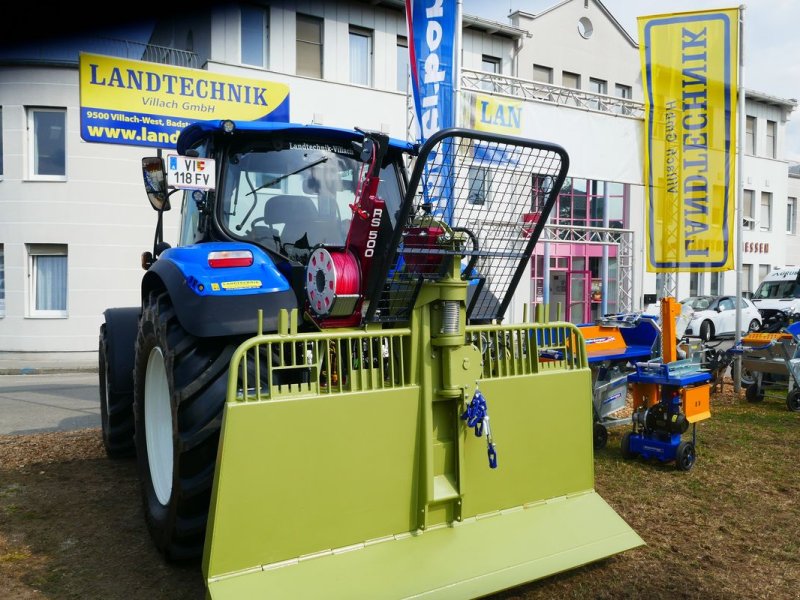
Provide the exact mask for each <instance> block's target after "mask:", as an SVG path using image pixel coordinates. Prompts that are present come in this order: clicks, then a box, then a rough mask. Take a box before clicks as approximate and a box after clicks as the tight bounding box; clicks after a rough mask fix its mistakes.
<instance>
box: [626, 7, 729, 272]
mask: <svg viewBox="0 0 800 600" xmlns="http://www.w3.org/2000/svg"><path fill="white" fill-rule="evenodd" d="M638 22H639V41H640V44H639V47H640V55H641V60H642V80H643V83H644V92H645V94H644V96H645V136H644V140H645V143H644V169H645V172H644V181H645V206H646V208H645V215H646V218H647V228H646V231H647V239H646V246H647V270H648V271H649V272H700V271H726V270H730V269H733V255H734V252H733V249H734V246H733V241H734V235H733V233H734V231H733V223H734V214H735V213H734V202H735V197H736V146H737V139H736V123H737V112H738V111H737V108H738V107H737V88H738V82H739V77H738V64H739V9H738V8H731V9H720V10H713V11H697V12H686V13H677V14H664V15H654V16H646V17H639V19H638Z"/></svg>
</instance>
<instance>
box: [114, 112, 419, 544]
mask: <svg viewBox="0 0 800 600" xmlns="http://www.w3.org/2000/svg"><path fill="white" fill-rule="evenodd" d="M414 153H415V148H414V146H413V145H411V144H409V143H407V142H404V141H397V140H394V139H390V138H388V137H387V136H385V135H383V134H380V133H366V132H362V131H357V130H342V129H334V128H328V127H320V126H312V125H295V124H286V123H264V122H233V121H222V122H220V121H213V122H210V121H209V122H198V123H195V124H193V125H190V126H189V127H187V128H186V129H185V130H183V132H182V133H181V135H180V137H179V139H178V144H177V155H170V156H167V157H166V160H164V159H163V158H161V157H150V158H144V159H143V161H142V163H143V169H142V170H143V176H144V183H145V189H146V191H147V194H148V198H149V200H150V203H151V204H152V206H153V208H154V209H155V210H156V211H157V212H158V225H157V227H156V234H155V241H154V245H153V250H152V252H145V253H144V254H143V255H142V266H143V268H144V269H145V270H146V273H145V275H144V277H143V279H142V283H141V306H131V307H122V308H109V309H107V310H106V311H105V312H104V322H103V323H102V325H101V327H100V336H99V338H100V339H99V376H100V396H101V417H102V430H103V442H104V445H105V449H106V452H107V454H108V455H109V456H110V457H112V458H120V457H126V456H133V455H136V456H137V461H138V468H139V474H140V478H141V479H142V481H143V484H144V485H143V488H144V500H145V507H146V516H147V520H148V524H149V526H150V529H151V533H152V534H153V537H154V539H155V540H156V544H157V546H158V548H159V550H160V551H161V552H163V553H164V554H165V555H166V556H167V557H168V558H172V559H183V558H196V557H198V556H199V555H200V553H201V551H202V548H203V536H204V529H205V522H206V519H207V514H208V504H209V496H210V491H211V485H212V479H213V475H214V462H215V458H216V454H217V446H218V441H219V440H218V438H219V430H220V424H221V416H222V408H223V405H224V400H225V392H226V384H227V379H228V369H229V362H230V359H231V356H232V355H233V352H234V350H235V349H236V348H237V346H238V345H239V344H240V343H242V342H243V341H244V340H246V339H248V338H251V337H252V336H254V335H255V334H256V333H257V332H258V331H259V323H258V314H259V311H261V314H262V315H263V322H262V324H261V327H262V330H263V331H264V332H274V331H276V330H277V322H278V315H279V313H280V311H281V309H287V310H288V311H291V310H293V309H297V310H298V312H299V313H300V314H303V313H304V312H308V313H310V314H312V315H313V317H314V318H313V319H307V320H306V321H304V322H305V323H306V327H307V328H311V329H316V328H317V327H318V326H319V325H320V324H321V322H322V321H323V320H324V321H325V323H324V324H323V326H332V325H334V324H336V325H342V324H348V323H349V324H357V322H358V320H359V319H360V317H361V314H360V312H358V313H357V311H356V308H357V309H358V311H360V310H361V309H362V306H361V302H360V299H361V296H360V295H359V292H360V289H356V287H354V286H357V287H359V288H361V287H363V286H365V285H373V284H374V281H375V278H374V276H373V277H372V278H371V279H370V278H369V274H367V273H361V270H360V269H358V268H356V267H355V265H353V264H352V261H351V262H350V263H347V264H344V265H343V266H341V268H340V272H338V277H337V276H331V275H330V274H329V273H328V272H322V271H320V270H319V269H318V270H316V271H315V272H314V280H313V281H311V282H307V281H306V277H307V276H308V271H309V269H308V266H309V260H310V259H311V255H312V253H313V252H314V250H315V249H319V248H323V247H335V248H338V247H343V246H345V244H346V242H348V236H350V237H351V238H353V240H352V242H353V243H355V242H356V241H359V243H361V245H362V246H363V248H361V252H362V254H363V253H364V252H366V253H367V254H369V255H370V256H369V257H368V258H370V259H372V262H373V263H375V261H376V260H377V259H380V258H381V257H382V255H383V254H385V252H386V246H387V240H386V239H385V236H386V235H388V233H389V231H390V228H391V227H392V226H393V224H394V222H395V220H396V218H397V213H398V211H399V210H400V207H401V201H402V198H403V194H404V192H405V188H406V185H407V176H406V170H405V161H406V159H407V158H408V157H409V156H410V155H413V154H414ZM165 163H166V164H165ZM370 166H372V167H373V168H374V170H375V172H374V177H373V180H374V181H375V185H376V186H377V189H375V190H371V192H372V193H373V194H375V193H376V192H377V193H378V194H379V196H380V198H381V200H382V202H383V211H382V215H381V217H380V218H378V219H377V220H376V222H375V227H371V226H370V225H371V221H372V220H373V218H372V216H370V220H369V221H366V223H367V226H366V227H361V228H355V227H354V228H351V220H352V219H353V217H354V214H356V215H358V213H357V212H355V213H354V209H353V208H352V207H354V206H355V207H356V209H358V210H363V209H360V208H358V206H357V204H358V202H357V194H359V193H362V192H367V191H368V190H366V189H365V190H361V189H359V188H360V186H361V187H363V184H364V181H365V180H366V179H365V176H364V175H365V174H364V173H363V172H362V171H364V170H365V169H366V168H368V167H370ZM209 178H211V181H214V182H215V183H218V184H219V186H218V187H216V189H212V186H210V185H208V183H209ZM167 180H169V181H167ZM378 181H379V182H380V183H379V185H378V183H377V182H378ZM167 183H169V184H170V185H169V187H168V186H167ZM173 192H180V193H181V195H182V199H181V206H180V210H181V221H180V231H179V242H178V244H177V246H176V247H170V245H169V244H167V243H166V242H164V240H163V239H162V215H163V213H164V211H166V210H170V208H171V203H172V198H173V196H172V194H173ZM356 218H357V219H358V220H359V221H361V220H362V219H361V218H360V217H358V216H356ZM359 235H361V237H362V238H364V239H363V240H356V239H355V238H358V237H359ZM376 242H379V243H376ZM367 244H368V245H369V248H366V246H367ZM328 256H330V254H328ZM362 258H363V257H362ZM362 266H363V265H362ZM334 275H337V273H334ZM360 276H364V281H363V282H362V281H360V279H359V277H360ZM357 280H358V281H357ZM317 286H321V289H319V290H317ZM310 293H311V294H313V295H314V296H315V297H316V299H318V300H319V301H321V302H323V303H326V302H327V304H326V306H321V307H319V308H318V309H316V310H308V309H309V308H310V305H309V294H310ZM356 300H358V302H356ZM356 303H358V307H356ZM363 308H366V307H363ZM301 329H302V326H301ZM265 360H268V361H276V360H280V357H267V358H266V359H265ZM282 374H283V376H284V377H285V378H287V380H291V379H292V378H297V377H302V376H303V375H302V374H297V373H287V372H284V373H282ZM137 449H138V451H137Z"/></svg>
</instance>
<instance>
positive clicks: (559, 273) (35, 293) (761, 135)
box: [0, 0, 797, 352]
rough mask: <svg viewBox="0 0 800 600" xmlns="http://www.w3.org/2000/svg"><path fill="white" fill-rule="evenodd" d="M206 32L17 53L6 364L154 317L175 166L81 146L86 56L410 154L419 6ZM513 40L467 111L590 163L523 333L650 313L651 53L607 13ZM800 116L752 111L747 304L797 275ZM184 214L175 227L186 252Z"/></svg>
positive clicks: (752, 103)
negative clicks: (646, 58) (792, 125)
mask: <svg viewBox="0 0 800 600" xmlns="http://www.w3.org/2000/svg"><path fill="white" fill-rule="evenodd" d="M194 15H195V16H193V17H192V18H191V19H190V20H185V19H174V20H168V21H165V22H161V23H160V24H159V25H158V26H157V27H156V29H155V30H154V31H153V35H152V38H151V39H150V40H149V41H148V43H147V44H143V43H138V44H136V43H134V44H125V45H121V44H118V43H115V42H109V41H105V42H99V41H98V40H94V39H88V38H84V39H81V40H79V41H77V42H75V43H74V44H72V51H71V53H66V54H64V52H63V46H64V44H61V45H60V46H61V47H62V48H61V50H60V52H61V53H60V54H56V53H55V52H56V51H55V49H53V48H50V47H48V46H47V45H39V46H38V47H36V48H27V49H25V55H24V56H23V55H22V54H21V52H22V51H21V50H20V49H15V48H4V49H2V50H0V59H3V60H2V63H0V117H1V118H0V127H1V128H2V136H0V140H2V145H1V146H0V176H1V177H2V181H0V352H2V351H50V352H52V351H58V352H67V351H77V352H86V351H95V350H96V348H97V333H98V327H99V325H100V323H101V321H102V313H103V310H104V309H105V308H107V307H113V306H133V305H138V303H139V283H140V280H141V277H142V274H143V271H142V269H141V266H140V256H141V254H142V252H144V251H147V250H150V249H151V247H152V244H153V232H154V228H155V220H156V215H155V213H154V212H152V211H151V210H150V208H149V203H148V201H147V198H146V195H145V194H144V190H143V186H142V183H141V173H140V159H141V157H143V156H147V155H152V154H155V152H154V151H153V149H151V148H141V147H135V146H122V145H113V144H97V143H89V142H85V141H83V140H82V139H81V135H80V119H79V109H80V86H79V72H78V50H83V51H88V52H92V53H96V54H102V55H108V56H120V57H125V58H128V59H137V60H140V59H141V60H152V61H154V62H166V63H169V64H174V65H178V66H189V67H195V68H200V69H206V70H208V71H211V72H214V73H220V74H229V75H236V76H241V77H247V78H257V79H262V80H267V81H273V82H278V83H283V84H286V85H287V86H288V87H289V89H290V94H291V103H290V112H291V120H293V121H296V122H314V123H321V124H326V125H334V126H340V127H347V128H350V127H353V126H359V127H364V128H369V129H380V130H383V131H386V132H388V133H390V134H391V135H392V136H394V137H399V138H406V137H410V136H409V135H408V131H409V130H413V124H412V123H410V121H411V118H410V115H411V111H410V110H409V98H408V94H407V88H406V86H407V65H406V62H405V61H406V60H407V52H408V50H407V45H408V40H407V34H406V24H405V13H404V3H403V2H400V1H396V0H394V1H371V2H359V1H355V0H354V1H351V2H322V1H309V2H303V3H296V2H288V1H277V0H275V1H270V2H264V3H261V4H234V3H223V4H220V5H219V6H217V7H204V6H202V5H201V6H200V8H199V9H198V10H197V11H195V12H194ZM510 23H511V24H502V23H496V22H493V21H488V20H485V19H481V18H477V17H471V16H468V15H465V16H464V20H463V35H462V40H461V46H462V52H461V66H462V69H463V75H462V81H461V85H462V94H463V96H462V100H463V102H464V104H466V103H467V101H468V100H469V98H472V97H475V95H481V94H482V95H489V96H490V97H492V98H494V99H495V100H496V101H498V102H518V103H520V106H521V107H522V111H523V113H522V114H523V123H522V126H521V131H520V133H521V134H522V135H525V136H527V137H532V138H536V139H542V140H546V141H552V142H556V143H560V144H561V145H563V146H564V147H565V148H566V149H567V151H568V152H569V154H570V159H571V170H570V176H571V180H570V181H569V185H568V186H565V190H564V193H563V195H562V198H561V199H560V201H559V206H558V217H557V218H556V219H555V220H554V221H553V223H552V227H550V228H549V229H548V232H549V233H548V236H550V237H548V240H549V241H548V242H547V243H544V242H543V243H542V244H540V246H539V248H538V250H537V251H538V255H537V257H536V260H535V261H533V265H532V280H531V282H532V285H531V289H530V290H527V289H523V290H520V293H519V294H518V301H517V302H516V304H515V306H514V307H513V311H512V314H511V315H510V319H511V320H516V319H518V318H519V317H520V315H521V304H522V303H526V302H528V301H530V302H532V303H536V302H543V301H544V300H545V299H546V298H549V300H550V304H551V306H552V307H555V306H556V305H558V304H562V305H563V309H562V314H566V315H567V317H568V318H570V319H571V320H573V321H583V320H586V319H587V318H591V317H593V316H596V315H597V314H599V313H600V312H604V311H607V312H610V311H614V310H631V309H635V308H638V307H640V306H641V304H642V299H643V295H644V294H646V293H653V294H654V293H656V282H655V276H654V275H653V274H646V273H644V271H643V265H644V260H643V258H644V257H643V250H642V248H643V241H644V240H643V234H642V232H643V218H644V217H643V209H642V204H643V187H642V171H643V169H642V166H641V161H642V123H643V121H642V110H643V109H642V104H641V99H642V88H641V73H640V66H639V55H638V47H637V46H636V44H635V42H634V41H633V40H632V39H631V37H630V36H629V35H628V34H627V33H626V32H625V31H624V29H623V28H622V27H621V26H620V25H619V23H618V22H617V21H616V20H615V19H614V17H613V15H611V14H610V13H609V12H608V10H607V9H606V8H605V6H604V5H603V4H602V3H601V2H598V1H596V0H589V1H577V0H567V1H565V2H562V3H560V4H557V5H555V6H554V7H552V8H551V9H549V10H547V11H543V12H542V13H540V14H539V15H537V16H534V15H529V14H525V13H515V14H514V15H512V18H511V22H510ZM98 44H99V45H98ZM795 105H796V102H795V101H793V100H782V99H779V98H773V97H771V96H768V95H766V94H755V93H748V101H747V113H748V115H749V116H752V117H753V118H754V120H750V119H748V123H753V125H754V128H753V136H752V140H753V143H754V144H755V145H754V147H753V148H754V150H753V152H752V153H750V152H747V154H748V156H747V157H746V159H745V185H746V189H748V190H750V191H752V203H751V205H750V206H751V210H750V214H747V212H746V210H747V209H745V216H747V217H749V218H750V219H752V221H748V223H750V224H751V225H752V228H751V229H748V230H746V231H745V233H744V237H743V241H744V243H745V248H746V249H747V248H749V250H747V251H745V253H744V260H743V264H744V265H749V271H748V270H747V268H745V269H743V273H747V272H749V276H748V275H745V278H746V279H747V283H746V284H744V289H748V288H749V289H754V287H755V285H756V284H757V283H758V280H759V276H760V274H761V273H762V271H763V270H764V269H766V268H767V267H771V266H775V265H783V264H791V263H793V262H795V261H793V260H792V256H794V255H795V254H796V249H797V243H796V241H797V240H796V229H797V227H796V218H797V210H796V198H797V193H796V191H795V192H791V193H790V192H789V190H788V185H789V182H790V181H794V182H795V183H793V185H794V188H793V189H795V190H796V188H797V185H796V180H790V178H789V177H788V175H787V163H786V161H785V160H783V159H782V157H783V148H784V139H783V138H784V135H785V123H786V120H787V119H788V117H789V115H790V114H791V112H792V110H793V109H794V107H795ZM748 133H749V129H748ZM747 139H748V140H750V139H751V138H750V137H749V135H748V138H747ZM59 148H60V149H61V150H63V151H64V155H63V157H61V156H58V153H57V150H58V149H59ZM748 148H749V146H748ZM792 198H793V199H795V202H794V204H792V200H791V199H792ZM792 206H793V207H794V208H792V209H791V210H792V211H793V212H790V213H787V210H790V209H789V207H792ZM176 213H177V211H173V212H172V213H167V216H166V223H165V226H166V229H165V238H166V240H167V241H169V242H172V243H174V242H175V238H176V236H177V231H176V225H177V217H178V215H177V214H176ZM784 226H786V227H784ZM784 228H786V229H790V230H791V231H792V233H791V234H790V235H785V232H784V231H783V230H784ZM748 242H749V243H751V245H750V246H748V245H747V244H748ZM759 244H762V245H759ZM763 244H769V246H768V248H766V247H765V246H763ZM689 279H690V277H689V276H688V275H686V276H684V275H681V276H680V277H678V281H677V289H678V292H677V293H678V295H682V296H683V295H688V294H689V292H690V291H692V290H694V289H696V290H697V291H714V290H715V289H717V290H718V291H720V292H722V291H725V292H733V291H734V289H735V280H734V278H733V277H732V273H725V274H723V275H720V276H713V277H712V276H711V275H710V274H705V275H704V276H698V277H696V278H694V277H693V278H691V279H694V280H695V281H693V282H691V283H690V281H689ZM715 286H716V287H715ZM523 287H524V286H523ZM595 289H596V290H598V291H602V294H601V295H600V296H599V298H600V299H599V300H597V301H594V300H593V299H592V298H593V294H592V292H593V291H594V290H595ZM595 297H597V296H595ZM553 310H555V308H553ZM566 311H569V313H566Z"/></svg>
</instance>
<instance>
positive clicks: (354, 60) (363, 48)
mask: <svg viewBox="0 0 800 600" xmlns="http://www.w3.org/2000/svg"><path fill="white" fill-rule="evenodd" d="M350 83H355V84H356V85H372V31H370V30H369V29H362V28H360V27H354V26H352V25H351V26H350Z"/></svg>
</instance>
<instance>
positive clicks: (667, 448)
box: [621, 298, 712, 471]
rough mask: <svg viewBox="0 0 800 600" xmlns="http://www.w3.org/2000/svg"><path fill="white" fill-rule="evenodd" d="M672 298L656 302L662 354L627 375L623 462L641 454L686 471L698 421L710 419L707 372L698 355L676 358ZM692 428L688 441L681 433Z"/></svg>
mask: <svg viewBox="0 0 800 600" xmlns="http://www.w3.org/2000/svg"><path fill="white" fill-rule="evenodd" d="M679 314H680V305H679V304H678V303H677V302H676V301H675V299H674V298H664V299H662V301H661V323H662V336H661V343H662V353H661V357H660V359H659V360H652V361H646V362H637V363H636V372H635V373H631V374H630V375H629V376H628V382H629V384H630V387H631V394H632V396H633V414H632V415H631V421H632V428H631V430H629V431H626V432H625V433H624V434H623V436H622V441H621V449H622V456H623V457H624V458H634V457H636V456H641V457H643V458H645V459H657V460H659V461H661V462H673V461H674V463H675V466H676V467H677V468H678V469H679V470H681V471H688V470H689V469H691V468H692V466H693V465H694V464H695V460H696V457H697V453H696V444H697V427H696V426H697V423H698V422H700V421H702V420H704V419H707V418H709V417H710V416H711V412H710V400H709V395H710V394H709V393H710V388H711V383H710V381H711V377H712V376H711V373H710V372H709V371H707V370H705V369H703V368H702V367H701V363H700V360H699V357H697V359H695V358H694V357H690V358H683V359H678V354H677V335H676V330H675V327H676V318H677V316H678V315H679ZM689 428H691V439H684V434H685V433H686V432H687V431H688V430H689Z"/></svg>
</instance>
